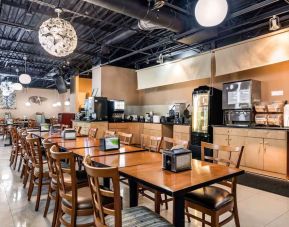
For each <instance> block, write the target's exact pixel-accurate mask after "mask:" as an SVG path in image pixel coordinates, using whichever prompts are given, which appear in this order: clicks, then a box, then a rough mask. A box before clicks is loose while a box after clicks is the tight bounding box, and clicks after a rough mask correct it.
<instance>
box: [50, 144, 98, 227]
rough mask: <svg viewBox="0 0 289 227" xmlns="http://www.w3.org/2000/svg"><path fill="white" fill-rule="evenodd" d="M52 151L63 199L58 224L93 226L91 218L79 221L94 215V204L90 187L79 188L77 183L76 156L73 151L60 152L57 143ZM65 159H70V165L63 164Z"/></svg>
mask: <svg viewBox="0 0 289 227" xmlns="http://www.w3.org/2000/svg"><path fill="white" fill-rule="evenodd" d="M50 153H51V158H52V160H53V163H55V167H56V168H55V169H56V174H57V183H58V190H59V196H60V201H61V204H60V205H59V210H58V217H57V221H56V226H60V224H62V225H64V226H69V227H75V226H82V227H85V226H93V224H94V223H93V222H90V220H88V222H86V223H83V222H82V223H81V224H79V223H77V219H78V217H89V216H92V215H93V205H92V197H91V193H90V189H89V187H81V188H79V187H78V185H77V176H76V170H75V157H74V155H73V153H72V152H59V149H58V147H57V146H55V145H54V146H52V147H51V149H50ZM63 160H68V163H69V166H68V167H64V166H63V165H62V161H63ZM67 216H69V217H70V218H69V219H70V220H66V217H67ZM84 220H86V219H84ZM84 220H83V221H84Z"/></svg>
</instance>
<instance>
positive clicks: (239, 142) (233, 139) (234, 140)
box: [229, 135, 246, 166]
mask: <svg viewBox="0 0 289 227" xmlns="http://www.w3.org/2000/svg"><path fill="white" fill-rule="evenodd" d="M245 140H246V137H245V136H231V135H230V136H229V145H230V146H232V147H241V146H244V147H245ZM238 158H239V154H237V153H236V152H235V153H233V154H232V158H231V160H232V161H234V162H235V163H237V161H238ZM241 166H246V162H245V150H244V151H243V155H242V157H241Z"/></svg>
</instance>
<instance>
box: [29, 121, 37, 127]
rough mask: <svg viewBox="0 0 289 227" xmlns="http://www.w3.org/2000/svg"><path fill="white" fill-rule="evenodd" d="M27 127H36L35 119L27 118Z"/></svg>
mask: <svg viewBox="0 0 289 227" xmlns="http://www.w3.org/2000/svg"><path fill="white" fill-rule="evenodd" d="M28 128H36V120H33V119H29V120H28Z"/></svg>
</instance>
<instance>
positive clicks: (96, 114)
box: [85, 97, 108, 121]
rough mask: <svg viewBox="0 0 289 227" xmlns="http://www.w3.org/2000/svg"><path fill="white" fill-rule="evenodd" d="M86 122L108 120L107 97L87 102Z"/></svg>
mask: <svg viewBox="0 0 289 227" xmlns="http://www.w3.org/2000/svg"><path fill="white" fill-rule="evenodd" d="M85 112H86V120H93V121H103V120H107V119H108V116H107V113H108V104H107V98H106V97H89V98H88V99H86V100H85Z"/></svg>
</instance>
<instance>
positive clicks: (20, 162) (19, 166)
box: [17, 155, 23, 172]
mask: <svg viewBox="0 0 289 227" xmlns="http://www.w3.org/2000/svg"><path fill="white" fill-rule="evenodd" d="M22 160H23V157H22V156H21V155H20V160H19V164H18V169H17V171H18V172H19V171H20V168H21V165H22Z"/></svg>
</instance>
